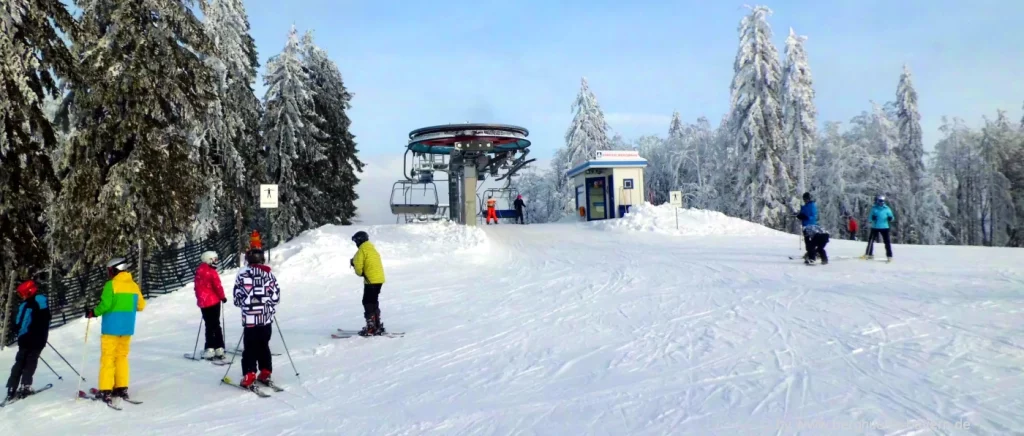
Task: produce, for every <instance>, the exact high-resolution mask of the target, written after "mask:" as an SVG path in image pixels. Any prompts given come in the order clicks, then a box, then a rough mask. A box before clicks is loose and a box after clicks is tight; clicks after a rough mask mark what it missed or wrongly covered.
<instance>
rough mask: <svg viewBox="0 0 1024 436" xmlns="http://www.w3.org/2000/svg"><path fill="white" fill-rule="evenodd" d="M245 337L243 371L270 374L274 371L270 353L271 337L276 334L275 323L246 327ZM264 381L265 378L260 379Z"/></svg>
mask: <svg viewBox="0 0 1024 436" xmlns="http://www.w3.org/2000/svg"><path fill="white" fill-rule="evenodd" d="M243 334H244V335H245V337H243V339H242V343H243V344H245V345H244V347H245V348H243V350H242V373H243V374H256V371H257V370H258V371H259V372H260V374H266V375H267V376H268V377H269V375H270V374H271V373H272V372H274V363H273V362H272V361H271V355H270V338H271V336H273V335H274V329H273V324H265V325H259V326H256V327H246V328H245V329H244V333H243ZM258 381H263V380H258Z"/></svg>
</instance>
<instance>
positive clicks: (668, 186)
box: [634, 135, 678, 204]
mask: <svg viewBox="0 0 1024 436" xmlns="http://www.w3.org/2000/svg"><path fill="white" fill-rule="evenodd" d="M634 148H635V149H636V150H637V151H638V152H639V153H640V156H643V158H644V159H647V167H646V168H644V188H645V189H646V190H647V192H650V193H652V195H650V196H645V198H646V199H647V200H649V201H651V202H653V203H654V204H661V203H665V202H668V193H669V191H672V190H675V189H676V188H677V187H678V183H677V181H678V180H677V176H678V174H677V173H676V166H675V165H674V162H673V161H672V159H673V157H672V148H671V147H670V145H669V144H668V143H667V141H666V140H665V139H662V138H659V137H657V136H654V135H644V136H641V137H639V138H637V140H636V142H635V143H634Z"/></svg>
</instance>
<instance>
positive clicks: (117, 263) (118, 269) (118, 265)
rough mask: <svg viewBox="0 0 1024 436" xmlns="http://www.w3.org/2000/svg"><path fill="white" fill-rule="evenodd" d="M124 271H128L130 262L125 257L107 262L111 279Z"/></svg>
mask: <svg viewBox="0 0 1024 436" xmlns="http://www.w3.org/2000/svg"><path fill="white" fill-rule="evenodd" d="M124 271H128V260H127V259H125V258H123V257H115V258H113V259H110V262H107V275H109V276H110V277H113V276H116V275H118V274H120V273H122V272H124Z"/></svg>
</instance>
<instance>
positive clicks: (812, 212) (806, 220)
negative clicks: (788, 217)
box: [796, 192, 818, 252]
mask: <svg viewBox="0 0 1024 436" xmlns="http://www.w3.org/2000/svg"><path fill="white" fill-rule="evenodd" d="M803 199H804V205H803V206H800V213H798V214H796V217H797V218H798V219H800V225H801V226H803V227H804V228H806V227H807V226H813V225H817V224H818V206H817V205H816V204H814V199H813V198H811V193H810V192H804V195H803ZM804 248H805V249H806V250H807V251H808V252H809V251H811V240H810V239H808V238H807V233H804Z"/></svg>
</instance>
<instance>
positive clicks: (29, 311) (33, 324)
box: [6, 280, 50, 401]
mask: <svg viewBox="0 0 1024 436" xmlns="http://www.w3.org/2000/svg"><path fill="white" fill-rule="evenodd" d="M38 291H39V288H37V287H36V282H34V281H32V280H29V281H27V282H24V283H22V284H21V285H19V286H18V296H19V297H21V299H22V300H23V301H22V303H21V304H20V305H18V311H17V312H15V313H16V314H17V315H15V318H14V329H15V331H17V332H18V354H17V355H15V356H14V366H12V367H11V377H10V378H8V379H7V400H6V401H13V400H15V399H17V398H25V397H27V396H29V395H32V393H33V390H32V376H33V375H34V374H35V372H36V365H37V364H38V363H39V355H40V354H41V353H42V352H43V348H44V347H46V340H47V338H48V337H49V335H50V308H49V305H47V302H46V296H45V295H38V294H36V292H38ZM19 382H21V389H18V383H19Z"/></svg>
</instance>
